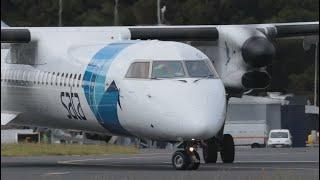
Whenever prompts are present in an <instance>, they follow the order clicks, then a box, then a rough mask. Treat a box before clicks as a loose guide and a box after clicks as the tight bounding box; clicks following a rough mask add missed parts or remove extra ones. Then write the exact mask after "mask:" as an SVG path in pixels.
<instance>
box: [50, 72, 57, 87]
mask: <svg viewBox="0 0 320 180" xmlns="http://www.w3.org/2000/svg"><path fill="white" fill-rule="evenodd" d="M55 80H56V76H55V72H53V73H52V76H51V82H50V84H51V85H53V82H54V81H55Z"/></svg>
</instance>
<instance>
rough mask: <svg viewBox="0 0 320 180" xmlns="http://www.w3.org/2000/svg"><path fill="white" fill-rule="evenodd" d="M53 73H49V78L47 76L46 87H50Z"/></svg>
mask: <svg viewBox="0 0 320 180" xmlns="http://www.w3.org/2000/svg"><path fill="white" fill-rule="evenodd" d="M51 75H52V74H51V72H48V76H47V79H46V85H49V82H50V80H51Z"/></svg>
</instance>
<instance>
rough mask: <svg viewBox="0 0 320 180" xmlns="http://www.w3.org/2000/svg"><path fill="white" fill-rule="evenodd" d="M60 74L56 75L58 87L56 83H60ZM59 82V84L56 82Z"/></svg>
mask: <svg viewBox="0 0 320 180" xmlns="http://www.w3.org/2000/svg"><path fill="white" fill-rule="evenodd" d="M59 75H60V73H57V77H56V86H58V83H59V82H60V77H59ZM58 81H59V82H58Z"/></svg>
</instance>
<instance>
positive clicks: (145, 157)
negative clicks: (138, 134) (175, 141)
mask: <svg viewBox="0 0 320 180" xmlns="http://www.w3.org/2000/svg"><path fill="white" fill-rule="evenodd" d="M157 154H158V156H154V155H156V154H147V155H152V156H145V155H143V156H135V157H108V158H92V159H78V160H68V161H58V164H74V163H77V162H86V161H103V160H125V159H154V158H163V157H167V154H162V155H161V156H159V154H160V153H157Z"/></svg>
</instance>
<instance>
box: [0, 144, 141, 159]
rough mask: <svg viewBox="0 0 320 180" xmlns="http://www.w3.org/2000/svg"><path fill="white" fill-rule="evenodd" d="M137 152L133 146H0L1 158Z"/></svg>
mask: <svg viewBox="0 0 320 180" xmlns="http://www.w3.org/2000/svg"><path fill="white" fill-rule="evenodd" d="M137 152H138V149H137V148H135V147H133V146H119V145H111V144H105V145H91V144H90V145H87V144H43V143H19V144H1V156H47V155H102V154H134V153H137Z"/></svg>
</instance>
